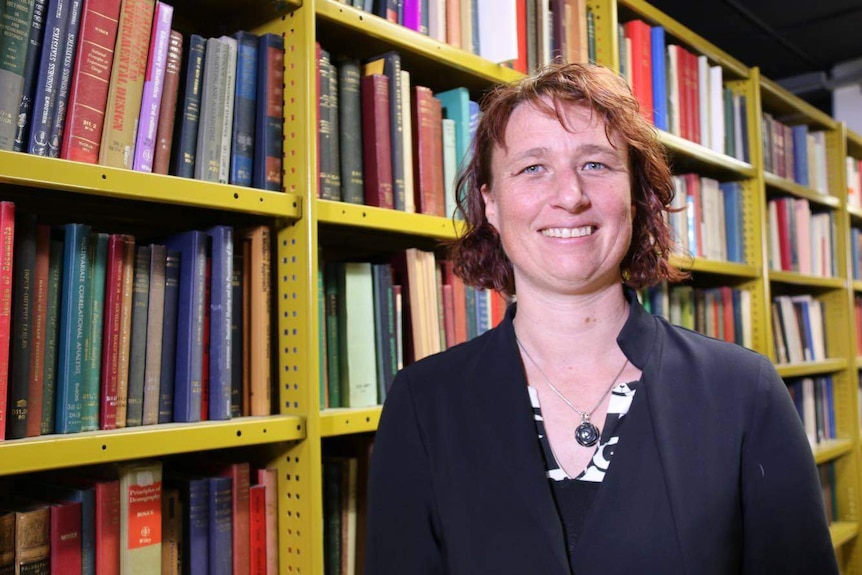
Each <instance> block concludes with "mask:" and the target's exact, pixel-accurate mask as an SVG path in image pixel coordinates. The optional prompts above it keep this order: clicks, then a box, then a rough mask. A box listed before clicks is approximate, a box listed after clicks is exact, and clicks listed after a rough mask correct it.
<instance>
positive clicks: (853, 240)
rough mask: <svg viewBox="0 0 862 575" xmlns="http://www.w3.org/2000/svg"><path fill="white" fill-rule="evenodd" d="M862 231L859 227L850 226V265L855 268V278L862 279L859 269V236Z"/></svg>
mask: <svg viewBox="0 0 862 575" xmlns="http://www.w3.org/2000/svg"><path fill="white" fill-rule="evenodd" d="M860 235H862V231H860V230H859V228H850V265H851V267H852V270H853V279H854V280H858V279H862V277H860V275H859V274H860V269H859V238H860Z"/></svg>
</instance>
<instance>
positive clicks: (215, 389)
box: [207, 226, 233, 420]
mask: <svg viewBox="0 0 862 575" xmlns="http://www.w3.org/2000/svg"><path fill="white" fill-rule="evenodd" d="M207 233H208V235H209V242H210V245H211V250H210V253H211V254H212V272H211V277H212V279H211V284H210V285H211V288H210V289H211V291H210V293H211V297H210V325H209V328H210V338H209V340H210V371H209V373H210V388H209V394H210V395H209V397H210V401H209V419H213V420H222V419H230V417H231V380H232V376H231V355H232V351H231V348H232V345H233V342H232V341H231V324H232V317H231V316H232V313H233V285H232V280H233V229H232V228H231V227H229V226H216V227H214V228H212V229H210V230H209V231H208V232H207Z"/></svg>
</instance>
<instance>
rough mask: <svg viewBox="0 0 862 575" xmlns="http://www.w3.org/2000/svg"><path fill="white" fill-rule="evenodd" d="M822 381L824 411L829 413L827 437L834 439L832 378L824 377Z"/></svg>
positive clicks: (829, 376)
mask: <svg viewBox="0 0 862 575" xmlns="http://www.w3.org/2000/svg"><path fill="white" fill-rule="evenodd" d="M823 379H824V380H825V384H826V409H827V411H828V412H829V437H830V438H831V439H834V438H835V437H837V435H836V430H835V396H834V395H833V393H832V376H831V375H826V376H824V377H823Z"/></svg>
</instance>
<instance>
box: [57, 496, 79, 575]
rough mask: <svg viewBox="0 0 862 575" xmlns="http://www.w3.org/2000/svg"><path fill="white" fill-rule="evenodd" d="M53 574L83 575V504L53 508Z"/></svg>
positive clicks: (65, 502)
mask: <svg viewBox="0 0 862 575" xmlns="http://www.w3.org/2000/svg"><path fill="white" fill-rule="evenodd" d="M51 573H52V574H53V573H56V574H57V575H60V574H62V575H81V504H80V503H79V502H77V501H64V502H62V503H56V504H54V505H52V506H51Z"/></svg>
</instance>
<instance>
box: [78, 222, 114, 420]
mask: <svg viewBox="0 0 862 575" xmlns="http://www.w3.org/2000/svg"><path fill="white" fill-rule="evenodd" d="M87 258H88V260H89V262H88V263H89V267H90V272H89V274H90V277H89V278H88V285H87V299H86V302H85V304H86V305H87V313H86V315H85V318H84V319H85V322H86V331H85V335H84V373H83V381H82V384H81V431H93V430H96V429H99V392H100V390H101V385H100V382H101V366H102V336H103V331H104V320H105V278H106V274H107V266H108V263H107V260H108V234H106V233H98V232H92V233H91V234H90V247H89V253H88V254H87Z"/></svg>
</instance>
